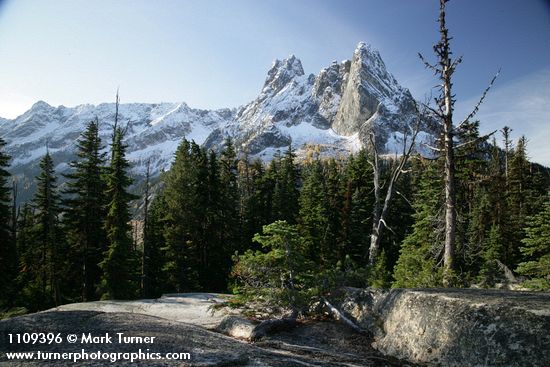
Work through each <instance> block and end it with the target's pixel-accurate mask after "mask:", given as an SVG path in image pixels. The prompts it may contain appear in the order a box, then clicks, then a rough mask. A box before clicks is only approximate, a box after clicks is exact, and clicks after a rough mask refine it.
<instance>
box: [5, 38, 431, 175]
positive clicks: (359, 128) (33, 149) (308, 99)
mask: <svg viewBox="0 0 550 367" xmlns="http://www.w3.org/2000/svg"><path fill="white" fill-rule="evenodd" d="M414 111H415V109H414V100H413V98H412V96H411V95H410V93H409V91H408V90H407V89H405V88H403V87H401V86H400V85H399V84H398V82H397V81H396V80H395V78H394V77H393V76H392V75H391V74H390V73H389V72H388V71H387V70H386V66H385V64H384V62H383V60H382V58H381V56H380V54H379V52H378V51H377V50H375V49H374V48H373V47H371V46H368V45H367V44H365V43H359V45H358V46H357V48H356V49H355V51H354V53H353V57H352V58H351V60H344V61H342V62H336V61H335V62H332V63H331V64H330V65H329V66H327V67H326V68H324V69H322V70H321V71H320V72H319V73H318V74H317V75H313V74H309V75H306V74H305V72H304V69H303V66H302V63H301V61H300V60H299V59H298V58H297V57H296V56H294V55H291V56H289V57H288V58H286V59H283V60H275V61H274V62H273V64H272V66H271V68H270V69H269V70H268V72H267V76H266V79H265V83H264V85H263V88H262V90H261V93H260V94H259V96H258V97H257V98H256V99H255V100H253V101H251V102H250V103H248V104H246V105H244V106H242V107H240V108H239V109H221V110H216V111H209V110H199V109H193V108H191V107H189V106H188V105H187V104H185V103H184V102H181V103H157V104H147V103H129V104H121V105H120V108H119V122H120V124H122V125H125V126H128V130H127V131H128V132H127V135H126V138H125V139H126V142H127V144H128V157H129V159H130V160H131V162H132V163H133V172H134V173H135V174H137V175H139V174H142V173H143V172H144V171H145V164H146V162H147V161H150V162H151V167H152V173H153V174H157V173H159V172H161V171H162V170H166V169H168V168H169V166H170V164H171V161H172V159H173V154H174V152H175V150H176V148H177V146H178V144H179V142H180V141H181V139H182V138H183V137H186V138H187V139H189V140H195V142H197V143H199V144H202V145H204V146H205V147H207V148H209V149H215V150H218V149H220V147H222V146H223V144H224V140H225V139H226V138H227V137H232V138H233V140H234V142H235V145H236V147H237V148H238V149H241V150H244V151H247V152H248V153H249V154H250V155H253V156H254V155H255V156H258V157H261V158H263V159H270V157H271V156H272V155H273V153H274V152H275V151H276V150H277V149H285V148H286V147H287V146H288V145H289V144H292V146H293V147H294V148H295V149H297V150H298V154H300V152H305V150H307V149H309V148H308V147H309V146H311V144H316V145H321V146H322V147H323V151H324V152H325V154H337V153H342V154H347V153H349V152H352V151H356V150H358V149H360V148H361V147H363V146H364V145H365V142H366V141H367V136H368V133H369V132H370V131H374V132H375V133H376V134H377V143H379V144H380V148H381V149H386V150H392V149H393V148H392V147H395V146H396V144H398V140H399V138H398V136H400V135H399V134H401V133H402V131H403V130H404V129H405V126H406V125H408V124H410V123H411V121H413V119H414V118H415V112H414ZM114 115H115V104H114V103H103V104H100V105H97V106H94V105H90V104H85V105H80V106H76V107H64V106H59V107H53V106H50V105H49V104H47V103H46V102H43V101H39V102H37V103H35V104H34V105H33V106H32V107H31V109H29V110H28V111H27V112H25V113H24V114H23V115H21V116H19V117H18V118H16V119H14V120H5V119H0V136H2V137H3V138H4V139H5V140H6V141H7V143H8V144H7V152H8V153H9V154H10V155H11V156H12V157H13V159H12V172H13V173H14V174H16V175H18V176H19V177H20V178H21V179H23V180H26V181H27V182H32V178H33V177H34V176H35V175H36V173H37V163H38V160H39V159H40V158H41V156H42V155H43V154H44V153H45V149H46V145H47V146H48V148H49V151H50V154H52V156H53V159H54V161H55V162H56V164H58V167H57V168H58V170H59V171H64V170H66V169H67V168H68V165H67V163H68V162H69V161H70V160H72V159H74V152H75V141H76V139H77V138H78V136H79V135H80V133H82V131H84V129H85V126H86V124H87V123H88V122H89V121H91V120H93V119H95V118H98V120H99V122H100V136H101V137H102V138H103V139H104V141H105V142H108V139H109V137H110V135H111V130H112V123H113V121H114ZM430 133H433V132H430V131H427V134H425V135H426V136H427V135H429V134H430ZM401 136H402V135H401Z"/></svg>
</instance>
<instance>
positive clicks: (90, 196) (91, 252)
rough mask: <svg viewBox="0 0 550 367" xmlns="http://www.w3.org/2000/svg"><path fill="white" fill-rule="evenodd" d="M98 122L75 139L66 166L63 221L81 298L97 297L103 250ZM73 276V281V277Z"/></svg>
mask: <svg viewBox="0 0 550 367" xmlns="http://www.w3.org/2000/svg"><path fill="white" fill-rule="evenodd" d="M102 149H103V147H102V145H101V139H100V137H99V122H98V120H97V119H95V120H93V121H91V122H90V123H89V124H88V126H87V127H86V130H85V131H84V133H82V135H81V137H80V139H79V140H78V141H77V152H76V156H77V159H76V160H74V161H72V162H71V163H70V164H69V166H70V167H71V169H72V172H71V173H69V174H67V175H65V177H66V178H67V179H68V181H67V189H66V190H65V200H64V206H65V216H64V224H65V230H66V231H67V237H68V240H69V246H70V249H71V251H70V253H69V254H68V256H69V257H71V260H72V263H73V264H72V267H73V269H70V270H73V271H71V274H73V276H72V279H74V280H76V281H77V282H78V283H77V284H76V285H73V287H75V286H76V288H77V292H75V293H76V294H75V296H77V297H78V298H80V300H82V301H84V302H85V301H92V300H95V299H98V295H97V293H96V292H97V286H98V284H99V280H100V277H101V269H100V268H99V263H100V262H101V261H102V259H103V253H104V252H105V251H106V250H107V237H106V232H105V227H104V222H103V221H104V219H105V216H106V204H107V200H108V199H107V197H106V183H105V180H104V179H103V175H104V173H105V153H102ZM74 280H73V281H74Z"/></svg>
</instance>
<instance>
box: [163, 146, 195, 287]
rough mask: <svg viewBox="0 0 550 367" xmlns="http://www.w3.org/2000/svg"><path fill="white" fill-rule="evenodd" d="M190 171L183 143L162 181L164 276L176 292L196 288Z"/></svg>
mask: <svg viewBox="0 0 550 367" xmlns="http://www.w3.org/2000/svg"><path fill="white" fill-rule="evenodd" d="M192 168H193V167H192V160H191V144H190V142H189V141H187V140H186V139H183V140H182V142H181V143H180V145H179V146H178V149H177V150H176V154H175V160H174V162H173V163H172V167H171V168H170V171H168V172H167V173H166V175H165V176H164V178H163V179H164V182H165V185H166V186H165V190H164V198H165V200H166V217H165V218H166V219H165V227H164V237H165V247H164V249H163V252H164V256H165V258H166V263H165V264H164V272H165V274H166V277H167V278H166V280H167V285H168V287H169V288H170V289H171V290H172V291H175V292H184V291H189V290H195V289H197V288H198V275H197V273H196V269H195V268H194V267H193V266H191V261H192V260H193V256H194V255H195V254H196V252H195V250H194V243H193V241H192V237H191V233H190V231H189V227H188V224H189V218H191V216H192V214H193V213H192V211H193V207H192V206H191V205H190V203H191V202H192V200H191V198H192V195H193V192H192V184H191V183H192Z"/></svg>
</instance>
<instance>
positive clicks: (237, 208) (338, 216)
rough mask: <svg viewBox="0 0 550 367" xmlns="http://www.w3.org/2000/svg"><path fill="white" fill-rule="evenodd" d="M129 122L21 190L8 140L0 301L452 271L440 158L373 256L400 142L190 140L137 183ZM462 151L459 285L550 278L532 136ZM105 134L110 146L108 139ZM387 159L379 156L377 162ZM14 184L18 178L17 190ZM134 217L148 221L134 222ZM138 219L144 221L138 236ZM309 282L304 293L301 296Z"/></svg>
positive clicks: (372, 279)
mask: <svg viewBox="0 0 550 367" xmlns="http://www.w3.org/2000/svg"><path fill="white" fill-rule="evenodd" d="M123 133H124V131H123V130H122V129H121V128H116V130H115V131H114V132H113V137H112V141H110V142H103V141H101V140H100V139H99V137H98V122H97V121H91V122H90V123H89V125H88V126H87V129H86V131H84V132H82V135H81V137H80V138H79V140H78V148H77V149H78V152H77V159H76V160H75V161H73V162H71V163H70V167H71V173H70V174H68V175H66V179H67V183H66V184H65V185H63V188H60V187H58V185H57V180H58V177H57V175H56V172H55V170H54V169H53V167H54V162H52V159H51V157H50V156H49V154H46V155H45V156H44V157H43V158H42V160H41V163H40V169H41V173H40V174H39V175H38V176H37V177H36V184H37V190H36V193H35V195H34V198H33V199H32V200H31V201H30V202H27V203H25V204H24V205H22V206H20V207H17V208H16V207H15V206H14V205H13V204H12V201H13V195H12V188H11V187H10V174H9V159H10V157H8V156H7V155H6V154H5V153H2V155H1V156H0V158H1V159H0V164H1V166H2V171H1V180H2V182H1V185H0V187H1V190H2V191H1V198H2V201H1V207H0V209H1V211H0V214H1V216H2V220H1V223H2V228H1V232H0V234H1V241H2V242H1V244H2V247H1V250H2V257H1V261H2V264H1V268H2V279H1V281H2V283H1V287H2V290H3V291H2V293H1V297H2V299H1V301H2V307H4V308H13V307H24V308H26V309H27V310H29V311H37V310H43V309H47V308H49V307H53V306H56V305H60V304H63V303H70V302H80V301H92V300H98V299H136V298H154V297H159V296H160V295H161V294H163V293H173V292H189V291H216V292H236V293H241V294H243V295H250V294H253V295H258V294H263V296H264V297H266V298H267V299H269V300H270V302H278V303H280V304H281V305H285V304H288V302H287V301H285V300H286V299H287V297H288V294H287V293H288V291H289V290H292V292H293V293H295V295H296V297H302V298H304V299H305V300H307V299H309V298H308V297H314V296H316V295H317V296H321V295H322V294H323V293H325V292H330V291H331V290H332V289H335V288H337V287H341V286H355V287H368V286H370V287H441V286H443V285H444V267H443V264H442V255H443V249H444V247H443V246H444V243H443V241H444V220H443V203H444V193H443V191H442V190H441V187H442V175H441V171H442V161H441V159H437V158H433V159H429V158H425V157H422V156H420V155H412V156H411V158H410V160H409V162H407V164H406V167H403V168H402V169H403V171H404V172H405V173H404V174H403V176H402V178H401V179H400V180H399V181H397V182H396V183H395V188H394V193H395V197H394V199H393V200H392V202H391V205H390V206H389V209H388V211H387V213H386V215H385V218H384V224H383V225H384V227H385V231H384V232H383V236H381V241H380V251H379V252H378V253H377V254H375V256H376V258H374V259H373V258H369V256H373V253H372V252H370V253H369V249H370V245H371V237H372V236H371V234H372V228H373V216H377V215H378V214H377V213H376V211H377V210H380V209H379V208H380V205H381V204H382V203H381V200H382V199H380V197H379V202H376V200H375V195H374V184H373V182H374V180H375V173H376V175H377V176H379V177H378V178H376V179H377V180H378V181H379V182H381V183H382V184H381V186H382V190H384V188H386V187H387V185H386V184H384V183H388V182H389V180H390V179H391V177H390V175H391V174H392V172H393V169H394V168H395V166H396V165H397V164H399V163H400V160H399V157H391V156H389V157H381V158H380V159H379V162H378V163H377V167H376V166H375V165H373V162H374V159H375V158H374V157H373V154H372V153H369V152H367V151H361V152H359V153H357V154H354V155H351V156H349V157H339V158H322V157H320V155H319V152H318V150H316V148H315V147H311V149H310V151H309V154H308V155H307V157H305V158H304V159H302V160H300V161H298V160H297V159H296V157H295V154H294V152H293V149H292V147H288V148H287V149H286V150H284V151H282V152H281V153H278V154H276V156H275V157H274V159H273V160H272V161H271V162H269V163H264V162H262V161H260V160H250V159H249V158H248V157H247V155H246V154H241V155H238V154H237V152H236V150H235V147H234V146H233V144H232V141H231V140H227V141H226V144H225V147H224V149H223V150H222V151H221V152H214V151H206V150H205V149H204V148H201V147H200V146H199V145H197V144H196V143H194V142H193V141H187V140H185V139H184V140H183V141H182V142H181V143H180V145H179V147H178V149H177V152H176V154H175V157H174V161H173V164H172V167H171V169H170V170H169V171H167V172H165V173H163V174H162V175H161V177H160V179H158V180H150V179H149V177H147V178H146V181H145V183H144V184H143V185H141V187H133V189H132V190H130V188H131V187H132V186H131V185H132V179H131V178H130V177H129V175H128V167H129V163H128V161H127V159H126V158H125V149H126V146H125V145H124V143H123V141H122V137H123ZM465 134H467V135H468V138H469V139H472V138H474V139H475V140H476V143H475V144H469V145H467V146H465V147H463V148H460V149H459V150H457V152H456V183H457V186H456V197H457V200H456V212H457V219H458V220H457V229H456V238H457V246H456V250H455V253H454V266H453V268H452V278H451V280H450V283H449V285H448V286H452V287H470V286H477V287H487V288H491V287H495V286H496V285H498V284H500V283H505V282H507V281H510V280H511V279H510V278H518V279H519V280H520V281H521V282H522V283H521V284H522V285H523V286H524V287H528V288H533V289H548V288H549V286H550V283H549V274H550V272H549V269H550V257H549V256H550V254H549V247H548V246H549V243H550V231H549V228H550V197H549V195H548V189H549V187H550V176H549V171H548V169H547V168H545V167H543V166H540V165H538V164H533V163H531V162H529V160H528V156H527V146H526V145H527V144H526V142H527V139H526V138H524V137H522V138H520V139H519V140H517V141H515V142H513V141H512V140H511V138H510V136H509V129H507V128H504V129H503V130H502V131H501V132H500V134H501V135H500V136H498V137H499V138H502V139H504V147H505V149H501V148H499V147H498V146H497V145H496V139H497V135H496V134H495V135H494V136H493V137H492V140H490V141H486V140H484V139H479V134H478V126H477V123H472V124H469V125H468V126H467V127H466V129H465ZM106 143H108V145H109V149H108V153H106V152H105V150H104V149H103V148H104V146H105V144H106ZM374 167H376V168H377V169H376V171H377V172H375V171H374ZM13 192H17V191H13ZM137 224H139V225H137ZM136 231H140V233H139V236H136V235H135V234H136ZM299 299H300V298H293V301H292V302H294V303H296V304H299Z"/></svg>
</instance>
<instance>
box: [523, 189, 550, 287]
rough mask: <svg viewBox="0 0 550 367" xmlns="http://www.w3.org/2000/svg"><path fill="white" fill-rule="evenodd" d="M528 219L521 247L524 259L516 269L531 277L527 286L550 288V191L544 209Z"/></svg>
mask: <svg viewBox="0 0 550 367" xmlns="http://www.w3.org/2000/svg"><path fill="white" fill-rule="evenodd" d="M527 219H528V220H527V223H528V224H527V226H526V228H525V232H526V236H525V238H524V239H523V240H522V246H521V247H520V251H521V255H522V261H521V262H520V264H519V265H518V267H517V269H516V271H517V272H518V273H520V274H522V275H525V276H527V277H529V279H528V280H527V281H526V282H525V283H524V284H525V285H526V286H528V287H530V288H534V289H539V290H547V289H550V193H547V194H546V198H545V202H544V206H543V209H542V210H541V211H540V212H539V213H537V214H535V215H533V216H530V217H528V218H527Z"/></svg>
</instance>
